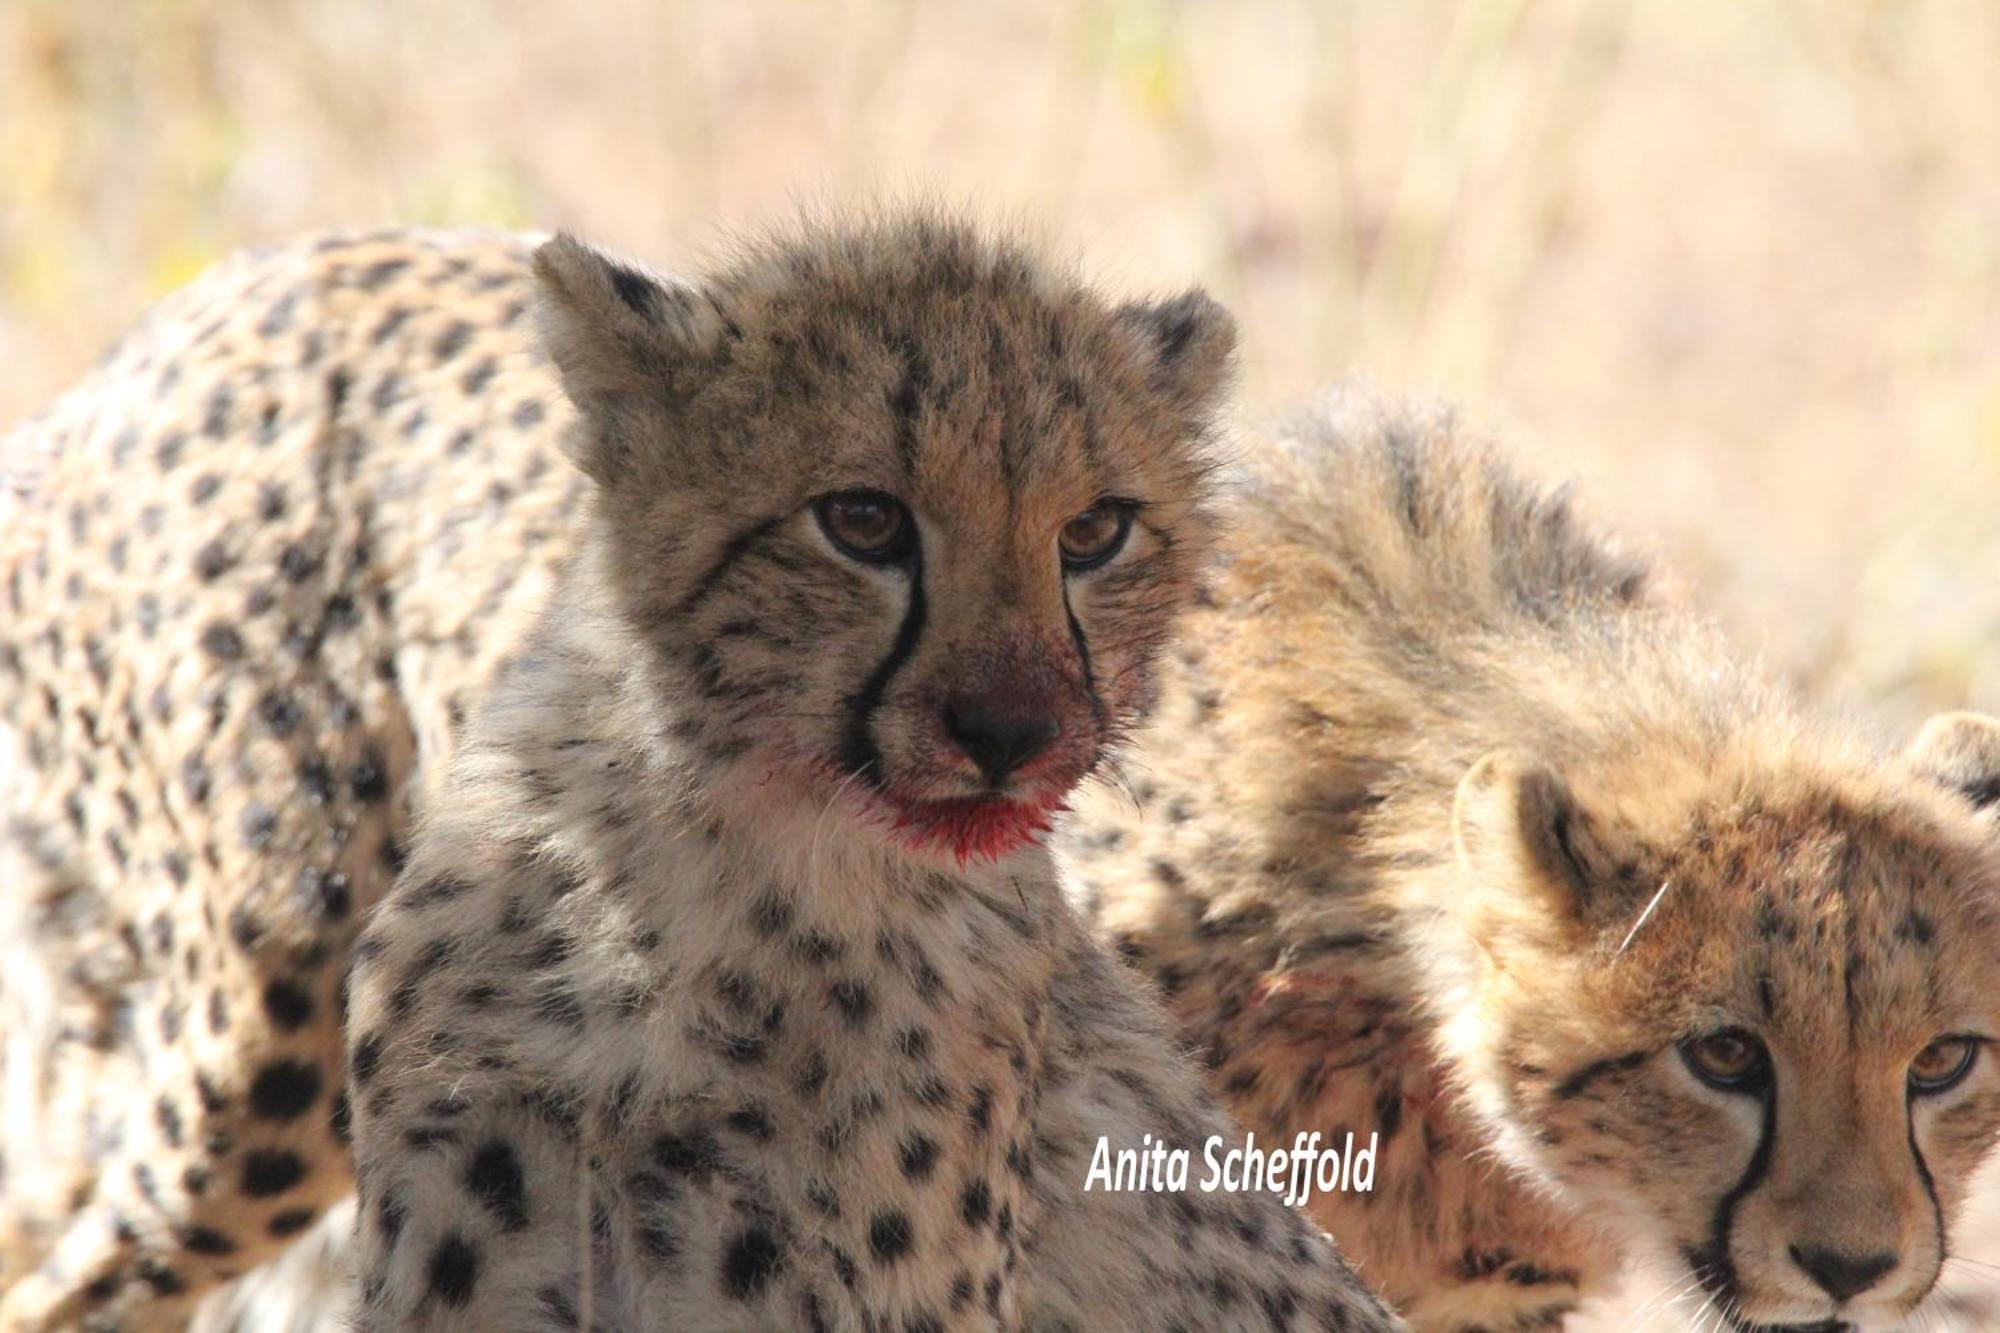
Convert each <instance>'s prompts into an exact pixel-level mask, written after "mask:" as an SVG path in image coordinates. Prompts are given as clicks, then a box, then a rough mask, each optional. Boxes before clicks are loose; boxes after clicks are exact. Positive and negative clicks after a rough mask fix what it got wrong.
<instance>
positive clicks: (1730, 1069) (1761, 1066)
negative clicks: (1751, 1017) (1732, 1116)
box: [1681, 1028, 1771, 1092]
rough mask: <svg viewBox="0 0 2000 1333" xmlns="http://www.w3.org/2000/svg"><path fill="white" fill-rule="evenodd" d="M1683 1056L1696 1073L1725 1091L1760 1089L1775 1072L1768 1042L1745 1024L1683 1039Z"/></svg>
mask: <svg viewBox="0 0 2000 1333" xmlns="http://www.w3.org/2000/svg"><path fill="white" fill-rule="evenodd" d="M1681 1059H1682V1060H1684V1061H1686V1062H1687V1067H1688V1069H1689V1070H1690V1071H1692V1072H1693V1074H1694V1076H1695V1077H1696V1078H1698V1079H1700V1080H1701V1081H1702V1082H1703V1083H1706V1084H1708V1086H1709V1087H1711V1088H1717V1089H1720V1090H1721V1091H1723V1092H1756V1091H1757V1090H1759V1089H1760V1088H1762V1087H1763V1086H1764V1083H1765V1080H1767V1079H1768V1078H1769V1077H1770V1074H1771V1057H1770V1053H1769V1052H1767V1051H1766V1050H1765V1049H1764V1043H1763V1042H1761V1041H1759V1040H1757V1038H1756V1037H1755V1036H1754V1035H1752V1034H1751V1033H1748V1032H1745V1031H1744V1030H1743V1029H1742V1028H1720V1029H1718V1030H1716V1031H1714V1032H1710V1033H1706V1034H1704V1035H1703V1036H1699V1037H1690V1038H1688V1039H1687V1040H1686V1041H1684V1042H1682V1043H1681Z"/></svg>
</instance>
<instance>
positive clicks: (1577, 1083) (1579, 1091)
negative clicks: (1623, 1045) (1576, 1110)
mask: <svg viewBox="0 0 2000 1333" xmlns="http://www.w3.org/2000/svg"><path fill="white" fill-rule="evenodd" d="M1652 1055H1653V1053H1652V1052H1651V1051H1627V1052H1626V1053H1625V1054H1623V1055H1614V1056H1612V1057H1610V1058H1609V1059H1605V1060H1594V1061H1592V1062H1591V1063H1590V1064H1587V1065H1585V1066H1584V1067H1583V1068H1581V1069H1579V1070H1577V1071H1576V1072H1575V1073H1573V1074H1571V1075H1570V1076H1569V1077H1568V1078H1566V1079H1564V1080H1563V1081H1562V1082H1560V1083H1558V1084H1556V1089H1555V1095H1556V1097H1557V1098H1558V1099H1560V1100H1562V1101H1569V1100H1570V1099H1572V1098H1575V1097H1580V1096H1582V1095H1583V1093H1584V1092H1585V1091H1586V1090H1588V1089H1589V1087H1590V1085H1591V1084H1593V1083H1595V1082H1597V1081H1598V1080H1599V1079H1601V1078H1609V1077H1610V1076H1611V1075H1613V1074H1622V1073H1624V1072H1625V1071H1626V1070H1628V1069H1637V1068H1638V1067H1639V1066H1640V1065H1642V1064H1644V1063H1646V1061H1647V1060H1649V1059H1651V1058H1652Z"/></svg>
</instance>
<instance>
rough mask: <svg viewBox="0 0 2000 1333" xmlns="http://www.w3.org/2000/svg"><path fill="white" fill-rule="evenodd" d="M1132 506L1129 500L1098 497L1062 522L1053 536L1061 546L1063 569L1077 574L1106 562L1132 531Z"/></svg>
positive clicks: (1122, 545)
mask: <svg viewBox="0 0 2000 1333" xmlns="http://www.w3.org/2000/svg"><path fill="white" fill-rule="evenodd" d="M1136 507H1137V506H1135V505H1134V504H1133V503H1132V502H1131V501H1130V500H1099V501H1098V502H1097V503H1096V504H1094V505H1092V506H1091V507H1090V508H1088V509H1086V510H1084V511H1083V512H1082V513H1081V514H1078V515H1077V516H1076V517H1075V518H1073V519H1071V520H1070V521H1069V522H1067V523H1065V524H1063V529H1062V532H1061V534H1059V535H1058V536H1057V538H1056V544H1057V545H1058V546H1060V547H1061V548H1062V561H1063V568H1064V569H1066V570H1069V571H1070V572H1072V573H1077V572H1081V571H1083V570H1086V569H1096V568H1097V567H1098V566H1099V565H1102V564H1105V563H1107V562H1109V561H1110V559H1111V557H1112V556H1114V555H1117V554H1118V552H1119V550H1120V549H1122V548H1123V547H1124V545H1125V539H1126V538H1127V537H1128V536H1130V535H1131V533H1132V511H1133V509H1135V508H1136Z"/></svg>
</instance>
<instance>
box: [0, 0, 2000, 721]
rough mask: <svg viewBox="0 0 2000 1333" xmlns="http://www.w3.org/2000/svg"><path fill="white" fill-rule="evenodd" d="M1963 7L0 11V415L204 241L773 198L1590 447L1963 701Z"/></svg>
mask: <svg viewBox="0 0 2000 1333" xmlns="http://www.w3.org/2000/svg"><path fill="white" fill-rule="evenodd" d="M1996 89H2000V6H1992V5H1971V4H1965V3H1963V0H1765V2H1762V3H1757V4H1748V5H1733V4H1732V5H1723V4H1714V5H1707V4H1703V5H1692V4H1687V3H1684V2H1683V0H1485V2H1482V3H1458V4H1446V3H1441V2H1439V0H1410V2H1407V3H1397V2H1394V0H1348V2H1346V3H1308V2H1307V0H1290V2H1285V0H1235V2H1234V3H1222V2H1221V0H1206V2H1203V0H1095V2H1093V3H1083V4H1072V3H1060V2H1059V0H1010V2H1009V3H1001V4H977V3H972V2H971V0H939V2H935V3H923V4H920V3H917V0H828V2H825V3H820V2H818V0H609V2H605V3H579V4H573V5H569V6H529V5H523V4H518V3H514V4H509V3H503V2H502V0H426V2H424V3H416V2H414V0H408V2H403V3H398V2H397V0H4V2H3V3H0V356H4V358H5V362H6V364H7V366H8V367H9V373H8V375H7V376H5V377H4V382H0V417H12V416H14V415H18V414H20V413H23V412H25V411H28V410H30V409H31V408H32V406H33V405H34V404H35V403H36V402H38V401H39V400H40V399H42V398H43V397H45V396H46V395H48V394H49V393H51V392H53V391H55V390H56V389H58V388H59V387H60V386H61V385H62V383H63V382H64V381H65V380H66V379H67V378H68V377H69V376H71V375H73V374H74V373H75V371H76V370H77V369H78V368H79V367H80V366H82V365H83V364H85V363H86V362H87V361H88V360H89V358H90V357H91V356H92V355H93V354H94V352H95V350H96V349H97V348H98V347H99V346H100V345H101V344H102V343H103V342H104V341H106V340H107V339H108V338H109V337H111V336H113V335H114V334H115V333H116V331H117V330H118V329H119V328H120V327H121V326H123V325H124V324H125V323H127V322H128V321H129V320H130V319H131V318H132V317H133V316H134V315H135V314H136V312H137V311H138V310H139V309H141V308H142V307H143V306H144V305H145V303H146V302H147V301H149V300H150V299H152V298H153V297H155V296H157V295H158V294H160V293H161V292H163V291H165V290H167V289H168V288H170V287H172V286H174V285H175V284H177V283H180V282H182V281H184V280H186V279H187V278H188V277H189V276H190V275H192V274H193V273H195V272H197V271H198V270H199V269H200V268H201V267H202V266H203V265H205V264H207V263H209V262H210V261H212V260H213V259H215V258H216V257H218V256H219V255H221V254H223V253H224V252H226V251H228V250H229V249H231V248H234V247H236V246H240V245H244V244H249V243H255V242H259V241H265V240H270V239H275V238H278V237H281V236H284V235H287V234H290V233H294V232H298V231H301V230H304V229H307V228H312V227H319V226H326V225H338V224H362V223H374V222H378V221H381V220H384V219H404V220H411V221H419V222H429V223H441V224H456V223H478V224H485V225H493V226H503V227H518V226H549V225H557V224H561V225H568V226H574V227H578V228H580V229H583V230H585V231H588V232H590V233H592V234H594V235H596V236H599V237H601V238H603V239H604V240H606V241H608V242H610V243H613V244H616V245H620V246H623V247H626V248H629V249H632V250H635V251H639V252H641V253H644V254H647V255H649V256H652V257H655V258H657V259H660V260H662V261H666V262H670V263H671V262H676V261H686V260H688V259H690V258H692V257H695V256H696V255H698V254H699V252H700V251H701V249H702V248H703V246H704V245H705V244H708V243H711V242H713V241H714V240H715V239H716V238H717V236H718V228H719V227H723V226H729V225H738V224H745V223H750V222H754V221H755V220H757V219H759V218H760V217H765V216H769V215H771V214H773V213H775V212H779V211H783V210H786V209H789V208H791V207H793V206H795V205H796V204H797V203H798V202H800V201H802V200H818V199H836V200H851V199H868V198H873V197H882V196H885V195H887V196H894V195H898V194H905V193H909V192H912V191H923V192H931V193H936V194H939V195H942V196H945V197H947V198H955V199H965V200H970V201H971V202H973V203H974V204H975V205H976V206H978V207H980V208H982V209H986V210H990V211H994V212H999V213H1003V214H1010V215H1013V216H1017V217H1020V218H1024V219H1027V220H1029V221H1031V222H1032V224H1033V225H1035V226H1037V227H1039V228H1041V229H1043V230H1045V231H1047V232H1049V233H1051V234H1052V235H1053V236H1054V237H1055V238H1057V239H1058V240H1060V241H1061V242H1063V243H1064V244H1066V245H1068V246H1070V247H1071V248H1074V249H1075V250H1077V251H1078V252H1080V253H1081V254H1082V255H1083V256H1085V257H1086V259H1087V261H1088V262H1089V264H1090V266H1091V267H1092V269H1093V270H1095V271H1097V272H1100V273H1102V274H1103V275H1104V276H1105V278H1106V280H1107V281H1111V282H1118V283H1134V284H1145V285H1154V286H1164V285H1168V284H1175V283H1179V282H1182V281H1185V280H1187V279H1188V278H1196V279H1199V280H1201V281H1203V282H1206V283H1207V284H1209V285H1210V286H1211V287H1212V288H1214V289H1215V290H1216V291H1217V292H1218V293H1219V294H1220V295H1221V296H1222V297H1223V298H1224V299H1226V300H1228V301H1229V302H1231V303H1232V304H1233V305H1234V306H1235V308H1236V309H1237V310H1238V312H1239V314H1240V315H1241V316H1242V318H1243V321H1244V325H1245V332H1246V367H1247V370H1248V376H1247V378H1248V385H1247V388H1248V390H1249V397H1250V400H1251V402H1252V403H1253V404H1257V405H1270V404H1275V403H1277V402H1279V401H1280V400H1281V399H1284V398H1287V397H1291V396H1295V395H1297V394H1298V393H1300V392H1303V391H1306V390H1308V389H1309V388H1310V387H1311V386H1313V385H1315V384H1318V383H1321V382H1324V381H1326V380H1329V379H1331V378H1334V377H1340V376H1351V375H1356V374H1365V375H1367V376H1369V377H1371V378H1373V379H1375V380H1377V381H1379V382H1381V383H1384V384H1385V385H1389V386H1394V387H1396V388H1399V389H1415V390H1419V391H1437V392H1441V393H1444V394H1447V395H1449V396H1451V397H1453V398H1455V399H1457V400H1458V401H1460V402H1462V403H1464V404H1466V405H1468V407H1469V409H1470V410H1472V411H1473V412H1475V413H1476V414H1477V415H1478V417H1479V419H1480V420H1482V421H1491V422H1494V423H1498V424H1503V425H1505V426H1506V427H1507V429H1508V432H1509V434H1510V436H1511V438H1512V439H1513V440H1514V441H1515V447H1516V448H1518V449H1521V450H1523V451H1524V452H1528V453H1530V454H1532V455H1533V456H1535V458H1536V461H1537V462H1538V463H1539V464H1541V465H1542V466H1545V467H1548V468H1550V469H1553V470H1556V471H1559V472H1563V473H1575V474H1580V475H1581V476H1582V477H1583V478H1584V480H1585V482H1586V486H1587V488H1588V490H1589V491H1591V492H1592V493H1593V494H1594V495H1596V496H1597V497H1598V500H1599V503H1600V504H1602V505H1603V506H1605V507H1606V508H1608V509H1609V510H1610V511H1611V512H1612V514H1613V515H1614V516H1615V517H1616V518H1618V519H1619V520H1620V521H1622V522H1624V523H1625V525H1626V526H1627V528H1628V529H1629V530H1631V531H1632V532H1634V533H1635V534H1637V535H1639V536H1641V537H1643V538H1645V539H1647V540H1649V541H1651V542H1653V543H1655V544H1657V545H1659V546H1661V547H1663V548H1664V549H1665V550H1666V551H1667V552H1668V553H1669V555H1670V557H1671V558H1672V559H1673V561H1674V562H1675V563H1676V565H1677V566H1678V567H1679V568H1680V569H1682V570H1683V571H1685V572H1686V573H1687V574H1688V576H1689V577H1690V579H1691V580H1692V582H1693V583H1694V584H1695V585H1696V587H1697V588H1698V589H1699V591H1700V592H1701V594H1702V595H1703V596H1705V597H1707V598H1708V599H1710V600H1711V601H1712V602H1713V603H1714V604H1715V605H1718V606H1719V607H1721V608H1722V610H1723V612H1724V613H1725V614H1726V615H1727V616H1729V617H1730V618H1731V619H1732V620H1733V621H1734V622H1735V623H1737V624H1738V625H1739V626H1740V627H1741V629H1742V630H1743V632H1744V633H1745V634H1746V635H1748V636H1749V637H1751V638H1752V639H1753V641H1755V642H1757V643H1759V644H1761V645H1763V646H1765V647H1767V648H1768V649H1769V650H1770V651H1771V652H1772V654H1773V655H1774V656H1775V657H1776V658H1777V659H1778V660H1780V661H1781V662H1783V663H1785V664H1786V665H1788V666H1790V667H1791V668H1793V669H1794V670H1796V671H1797V672H1798V673H1799V674H1800V675H1801V676H1802V677H1804V678H1806V679H1807V680H1809V681H1810V682H1812V683H1814V684H1816V685H1819V686H1822V687H1825V688H1828V689H1831V690H1833V691H1836V692H1839V693H1842V694H1844V695H1848V696H1852V697H1855V698H1865V699H1870V700H1872V701H1873V702H1874V703H1875V704H1877V705H1878V706H1886V708H1887V709H1888V711H1890V712H1891V713H1892V714H1896V715H1899V716H1900V715H1909V714H1914V713H1915V712H1917V711H1920V710H1922V709H1924V708H1928V707H1931V706H1934V705H1939V704H1951V703H1962V702H1967V701H1983V703H1984V704H1985V706H1988V707H1995V706H2000V654H1996V653H1995V651H1994V649H1993V643H1994V640H1995V631H1996V630H2000V579H1996V578H1995V577H1994V571H1995V570H1996V569H2000V538H1997V537H1996V529H1995V525H1994V523H1993V522H1992V521H1991V518H1990V516H1991V515H1992V513H1993V512H1994V505H1995V502H1996V501H2000V153H1996V152H1994V150H1993V145H1994V144H1995V143H1997V142H2000V93H1996V91H1995V90H1996Z"/></svg>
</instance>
